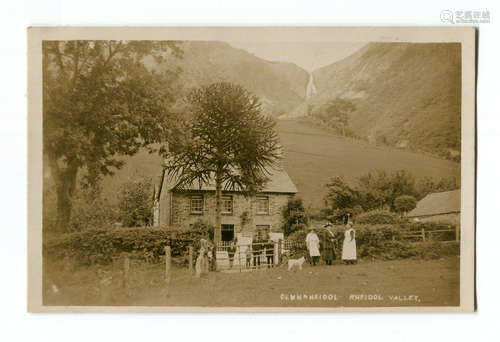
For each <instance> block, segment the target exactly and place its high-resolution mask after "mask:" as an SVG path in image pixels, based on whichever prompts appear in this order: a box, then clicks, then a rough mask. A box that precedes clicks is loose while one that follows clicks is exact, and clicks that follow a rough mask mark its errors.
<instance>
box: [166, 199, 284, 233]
mask: <svg viewBox="0 0 500 342" xmlns="http://www.w3.org/2000/svg"><path fill="white" fill-rule="evenodd" d="M169 194H170V192H169ZM171 194H172V196H171V200H172V203H171V206H170V205H169V199H170V196H168V195H167V196H165V200H163V201H162V202H161V203H160V206H161V207H160V212H162V211H163V213H162V214H163V215H162V214H161V215H160V216H161V218H162V220H161V224H162V225H173V226H189V225H190V224H193V223H194V222H196V221H197V220H203V221H205V222H209V223H211V224H213V225H214V224H215V205H216V203H215V193H214V192H208V191H204V192H193V193H187V192H173V193H171ZM200 194H202V195H203V200H204V206H203V213H202V214H193V213H191V212H190V209H191V208H190V198H191V196H192V195H200ZM223 195H224V196H226V195H229V196H232V198H233V213H232V214H222V224H233V225H234V232H235V234H237V233H251V232H254V231H255V227H256V226H258V225H269V226H270V232H281V231H282V226H283V217H282V214H281V210H282V208H283V207H284V206H285V205H286V204H287V202H288V199H289V198H291V197H293V195H292V194H283V193H266V194H259V196H268V198H269V215H259V214H257V198H256V197H255V196H254V197H250V198H245V197H244V196H243V195H242V194H240V193H236V192H223ZM165 206H168V207H167V208H164V207H165ZM162 207H163V208H162ZM170 210H171V215H172V216H171V218H170V220H168V221H170V222H169V223H167V224H165V223H166V222H167V218H166V217H165V216H166V215H167V214H168V212H169V211H170ZM244 217H245V218H244Z"/></svg>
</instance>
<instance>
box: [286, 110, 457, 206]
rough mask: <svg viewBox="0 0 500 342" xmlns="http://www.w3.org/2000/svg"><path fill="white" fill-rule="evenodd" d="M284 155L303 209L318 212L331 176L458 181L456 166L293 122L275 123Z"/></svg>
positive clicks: (350, 178) (449, 162) (451, 163)
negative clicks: (399, 173)
mask: <svg viewBox="0 0 500 342" xmlns="http://www.w3.org/2000/svg"><path fill="white" fill-rule="evenodd" d="M278 130H279V135H280V138H281V143H282V145H283V146H284V150H285V151H284V152H285V161H284V162H285V169H286V170H287V172H288V174H289V175H290V177H291V178H292V180H293V181H294V183H295V185H296V186H297V188H298V189H299V192H300V196H301V197H302V198H304V200H305V201H306V204H307V205H311V206H312V207H313V208H319V207H321V206H322V205H323V197H324V196H325V194H326V189H325V187H324V185H325V183H326V182H327V181H328V178H329V177H331V176H337V175H338V176H343V177H345V178H346V179H347V180H350V181H353V180H355V178H357V177H358V176H360V175H362V174H365V173H367V172H369V171H372V170H374V169H381V170H386V171H388V172H392V171H395V170H400V169H403V170H407V171H410V172H411V173H412V174H413V175H414V176H415V177H416V178H421V177H435V178H440V177H450V176H455V177H456V178H457V179H458V180H459V179H460V164H458V163H455V162H451V161H447V160H442V159H438V158H434V157H432V156H428V155H423V154H418V153H413V152H409V151H405V150H399V149H394V148H390V147H376V146H372V145H369V144H368V143H366V142H364V141H359V140H353V139H348V138H343V137H339V136H335V135H333V134H331V133H329V132H328V131H326V130H323V129H320V128H316V127H314V126H311V125H308V124H307V123H304V122H300V121H296V120H283V121H280V122H279V123H278Z"/></svg>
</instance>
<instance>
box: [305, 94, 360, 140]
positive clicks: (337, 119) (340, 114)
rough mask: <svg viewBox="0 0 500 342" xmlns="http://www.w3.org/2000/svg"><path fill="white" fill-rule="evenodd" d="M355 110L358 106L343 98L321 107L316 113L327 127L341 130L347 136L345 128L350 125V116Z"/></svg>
mask: <svg viewBox="0 0 500 342" xmlns="http://www.w3.org/2000/svg"><path fill="white" fill-rule="evenodd" d="M308 110H309V108H308ZM355 110H356V106H355V105H354V104H353V103H352V102H350V101H348V100H345V99H342V98H335V99H334V100H331V101H329V102H328V103H326V104H325V105H324V106H322V107H320V108H319V109H318V111H317V112H316V116H317V117H319V118H320V119H321V120H322V121H323V122H324V123H325V124H326V125H328V126H330V127H333V128H336V129H339V130H340V131H341V133H342V135H345V128H346V127H347V126H348V123H349V115H350V114H351V113H352V112H354V111H355Z"/></svg>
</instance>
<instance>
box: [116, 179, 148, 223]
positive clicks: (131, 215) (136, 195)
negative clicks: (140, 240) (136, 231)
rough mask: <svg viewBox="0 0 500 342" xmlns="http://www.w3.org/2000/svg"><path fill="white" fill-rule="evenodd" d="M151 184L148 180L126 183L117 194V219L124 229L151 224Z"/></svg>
mask: <svg viewBox="0 0 500 342" xmlns="http://www.w3.org/2000/svg"><path fill="white" fill-rule="evenodd" d="M152 194H153V183H152V181H151V180H150V179H139V180H136V181H129V182H126V183H125V184H123V185H122V186H121V190H120V193H119V194H118V208H119V218H120V221H121V222H122V224H123V226H125V227H139V226H140V227H142V226H150V225H151V224H152V223H153V196H152Z"/></svg>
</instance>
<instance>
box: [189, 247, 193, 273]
mask: <svg viewBox="0 0 500 342" xmlns="http://www.w3.org/2000/svg"><path fill="white" fill-rule="evenodd" d="M188 252H189V257H188V262H189V276H193V246H189V247H188Z"/></svg>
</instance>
